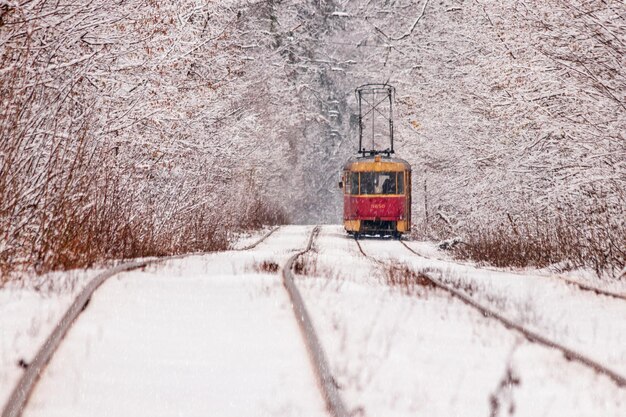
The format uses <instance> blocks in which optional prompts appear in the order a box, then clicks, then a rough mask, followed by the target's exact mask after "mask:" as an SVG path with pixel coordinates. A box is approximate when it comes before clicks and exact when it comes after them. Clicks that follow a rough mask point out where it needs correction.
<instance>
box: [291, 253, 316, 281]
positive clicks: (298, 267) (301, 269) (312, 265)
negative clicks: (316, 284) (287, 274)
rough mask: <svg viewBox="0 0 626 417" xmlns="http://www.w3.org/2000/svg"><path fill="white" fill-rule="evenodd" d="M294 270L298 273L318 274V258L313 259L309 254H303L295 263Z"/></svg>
mask: <svg viewBox="0 0 626 417" xmlns="http://www.w3.org/2000/svg"><path fill="white" fill-rule="evenodd" d="M293 271H294V272H295V273H296V275H308V276H312V275H317V273H318V265H317V258H314V259H312V258H311V257H309V256H306V255H301V256H298V259H296V261H295V262H294V264H293Z"/></svg>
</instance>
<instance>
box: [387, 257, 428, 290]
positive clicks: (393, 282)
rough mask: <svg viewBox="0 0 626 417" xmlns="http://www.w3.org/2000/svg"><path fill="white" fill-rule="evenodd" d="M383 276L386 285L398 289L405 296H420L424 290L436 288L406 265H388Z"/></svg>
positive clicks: (426, 278)
mask: <svg viewBox="0 0 626 417" xmlns="http://www.w3.org/2000/svg"><path fill="white" fill-rule="evenodd" d="M384 274H385V275H384V276H385V283H386V284H387V285H389V286H390V287H395V288H399V289H401V290H402V291H403V292H404V293H405V294H407V295H422V294H423V291H424V290H428V289H434V288H436V287H435V285H434V284H433V283H432V281H430V280H429V279H428V277H426V276H425V275H424V274H422V273H419V272H416V271H414V270H413V269H411V268H409V267H408V266H407V265H395V264H389V265H387V266H386V267H385V270H384Z"/></svg>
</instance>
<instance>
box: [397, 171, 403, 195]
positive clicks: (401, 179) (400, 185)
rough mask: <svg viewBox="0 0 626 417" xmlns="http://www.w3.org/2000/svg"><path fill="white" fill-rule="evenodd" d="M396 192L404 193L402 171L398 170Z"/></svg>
mask: <svg viewBox="0 0 626 417" xmlns="http://www.w3.org/2000/svg"><path fill="white" fill-rule="evenodd" d="M398 194H404V172H398Z"/></svg>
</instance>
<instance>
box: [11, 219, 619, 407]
mask: <svg viewBox="0 0 626 417" xmlns="http://www.w3.org/2000/svg"><path fill="white" fill-rule="evenodd" d="M311 230H312V227H310V226H286V227H282V228H280V229H279V230H278V231H276V232H275V233H274V234H272V235H271V236H270V237H269V238H268V239H267V240H266V241H264V242H263V243H261V244H260V245H259V246H257V247H256V248H254V249H252V250H247V251H225V252H219V253H214V254H209V255H197V256H190V257H186V258H183V259H178V260H172V261H167V262H161V263H158V264H155V265H153V266H150V267H148V268H145V269H144V270H138V271H133V272H128V273H124V274H119V275H117V276H114V277H112V278H111V279H109V280H108V281H107V282H106V283H105V284H104V285H103V286H102V287H101V288H99V289H98V290H97V291H96V293H95V294H94V296H93V297H92V299H91V302H90V303H89V305H88V307H87V309H86V310H85V311H84V312H83V313H82V315H81V316H80V317H79V319H78V320H77V322H76V323H75V324H74V326H73V327H72V329H71V330H70V332H69V333H68V335H67V337H66V339H65V340H64V341H63V343H62V344H61V346H60V348H59V350H58V351H57V352H56V354H55V356H54V357H53V359H52V361H51V362H50V364H49V365H48V367H47V368H46V370H45V371H44V373H43V374H42V376H41V379H40V382H39V383H38V385H37V386H36V388H35V391H34V392H33V395H32V397H31V398H30V401H29V403H28V407H27V409H26V410H25V413H24V415H26V416H85V415H89V416H105V415H114V416H119V415H133V416H159V415H162V416H171V415H183V416H196V415H198V416H199V415H203V416H204V415H219V416H229V415H232V416H244V415H245V416H317V415H319V416H322V415H327V413H326V411H325V410H324V403H323V400H322V397H321V394H320V392H319V389H318V387H317V384H316V379H315V377H314V373H313V370H312V368H311V363H310V361H309V358H308V357H307V352H306V348H305V346H304V343H303V340H302V336H301V334H300V331H299V330H298V326H297V323H296V321H295V319H294V317H293V312H292V308H291V305H290V302H289V298H288V296H287V294H286V292H285V290H284V288H283V285H282V280H281V276H280V273H279V271H277V270H275V268H276V267H277V266H282V265H283V264H284V263H285V262H286V260H287V259H288V258H289V256H291V255H293V254H294V253H296V252H297V251H299V250H301V249H302V248H304V247H305V246H306V242H307V240H308V236H309V234H310V232H311ZM252 237H253V236H250V238H251V239H252ZM254 237H258V236H254ZM409 244H410V245H412V247H416V249H422V250H423V249H424V247H425V245H427V244H425V243H424V244H422V243H419V244H414V243H409ZM362 245H363V248H364V250H365V251H366V253H368V254H369V255H371V256H373V257H375V258H377V259H380V260H383V261H393V262H395V263H397V262H401V263H404V264H406V265H408V266H409V267H410V268H412V269H415V270H421V269H429V270H430V271H431V273H433V274H437V275H438V276H439V277H440V278H441V279H444V280H446V281H447V282H449V283H450V284H453V285H457V286H459V287H460V288H461V289H466V290H467V289H471V291H472V294H473V296H474V297H477V298H478V299H479V300H480V301H481V302H484V303H487V304H489V305H491V306H492V307H494V308H497V309H499V310H500V311H502V312H504V313H505V314H507V315H508V316H510V317H511V318H513V319H515V320H520V321H521V322H523V323H524V324H525V325H527V326H529V327H532V328H534V329H536V330H537V331H539V332H541V333H542V334H545V335H546V336H549V337H551V338H554V339H556V340H558V341H562V342H564V343H566V344H568V345H570V346H571V347H573V348H575V349H579V350H581V351H583V352H585V353H586V354H588V355H589V356H591V357H593V358H595V359H597V360H599V361H601V362H603V363H605V364H607V365H608V366H610V367H611V368H612V369H615V370H617V371H619V372H621V373H622V374H626V366H625V365H624V364H626V348H624V346H626V328H625V327H624V326H625V325H624V320H623V317H626V315H625V314H626V302H624V301H622V300H615V299H608V298H607V297H603V296H598V295H595V294H593V293H588V292H587V293H585V292H581V291H580V290H577V289H576V288H574V287H571V286H569V285H567V284H565V283H563V282H561V281H559V280H556V279H550V278H548V277H544V276H533V275H532V274H527V275H520V274H512V273H506V272H498V271H493V270H485V269H479V268H475V267H471V266H468V265H461V264H458V263H455V262H454V261H452V260H449V259H448V260H435V259H424V258H419V257H417V256H416V255H414V254H411V253H410V252H409V251H408V250H407V249H406V248H404V247H403V246H402V245H401V244H400V243H399V242H395V241H390V240H375V239H372V240H363V241H362ZM413 245H415V246H413ZM417 245H420V246H417ZM243 246H246V244H245V242H240V243H239V246H237V247H243ZM429 250H430V251H431V252H430V253H429V255H431V258H435V257H437V256H440V254H438V253H437V251H436V250H435V248H434V247H432V246H431V248H430V249H429ZM295 269H296V271H298V272H299V274H298V275H297V278H296V285H297V286H298V288H299V289H300V291H301V292H302V295H303V297H304V300H305V303H306V305H307V308H308V309H309V312H310V313H311V316H312V319H313V323H314V326H315V328H316V330H317V331H318V334H319V337H320V342H321V344H322V346H323V347H324V349H325V351H326V354H327V357H328V358H329V362H330V365H331V371H332V373H333V375H334V376H335V379H336V382H337V384H338V385H339V387H340V393H341V395H342V396H343V398H344V400H345V402H346V405H347V407H348V409H349V410H352V412H353V415H355V416H413V415H429V416H455V415H463V416H485V415H491V416H499V415H515V416H533V417H534V416H542V415H546V416H566V415H567V416H597V415H602V416H616V417H617V416H623V415H626V388H620V387H618V386H616V385H615V384H614V383H613V382H612V381H611V380H609V379H608V378H607V377H604V376H601V375H598V374H597V373H595V372H594V371H592V370H590V369H588V368H586V367H585V366H583V365H581V364H578V363H576V362H571V361H567V360H566V359H565V358H564V357H563V355H562V354H560V353H559V352H558V351H556V350H553V349H548V348H545V347H542V346H539V345H537V344H534V343H530V342H528V341H527V340H525V339H524V338H522V337H521V336H520V335H519V334H517V333H516V332H513V331H510V330H507V329H506V328H504V327H503V326H502V325H500V324H499V323H498V322H496V321H495V320H493V319H490V318H486V317H483V316H482V315H481V314H479V313H477V312H476V311H475V310H473V309H471V308H470V307H468V306H466V305H464V304H462V303H461V302H459V301H457V300H456V299H453V298H451V297H450V296H449V295H448V294H446V293H445V292H443V291H441V290H438V289H434V288H432V287H429V286H417V287H416V288H415V289H414V291H413V292H412V293H411V294H407V293H406V292H405V291H403V290H402V288H398V287H391V286H389V285H388V278H389V274H390V270H389V269H388V268H386V267H384V266H381V265H380V264H378V263H375V262H372V261H370V260H368V259H367V258H365V257H363V255H362V254H361V253H360V252H359V249H358V246H357V245H356V243H355V242H354V240H353V239H351V238H348V237H347V236H346V235H345V233H344V232H343V229H342V227H340V226H324V227H322V229H321V233H320V234H319V236H318V238H317V239H316V240H315V242H314V245H313V249H312V251H311V252H309V253H307V254H306V255H305V256H303V257H302V260H301V261H299V262H297V263H296V265H295ZM95 272H97V271H89V272H86V273H82V274H75V275H73V278H71V281H68V282H71V284H65V287H64V288H66V290H65V291H58V290H55V289H53V290H52V291H51V292H44V291H41V288H40V289H39V291H37V290H35V289H33V288H24V287H18V286H15V285H14V286H13V287H5V288H2V289H0V305H1V306H2V307H1V311H2V315H1V316H0V326H1V327H0V328H1V329H2V333H1V337H2V339H1V340H0V347H1V348H2V352H1V354H0V404H3V403H4V402H5V401H6V399H7V398H8V396H9V394H10V390H11V389H12V387H13V386H14V385H15V382H16V381H17V379H18V378H19V375H20V374H21V372H22V370H21V368H20V367H19V366H18V362H19V360H20V359H23V360H24V361H25V362H29V361H30V360H31V359H32V356H33V355H34V353H35V352H36V350H37V348H38V347H39V345H40V344H41V343H42V341H43V339H44V338H45V337H46V336H47V334H48V333H49V332H50V331H51V329H52V327H53V326H54V324H55V322H56V320H58V318H59V317H60V316H61V315H62V313H63V311H64V309H65V308H67V306H68V305H69V303H70V302H71V299H72V297H73V296H74V295H75V294H76V293H77V291H78V290H79V289H80V288H82V285H83V284H84V283H85V282H87V278H89V277H91V276H93V275H94V274H95ZM68 277H69V275H68ZM63 279H69V278H63ZM68 288H69V289H68Z"/></svg>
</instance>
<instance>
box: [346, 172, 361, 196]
mask: <svg viewBox="0 0 626 417" xmlns="http://www.w3.org/2000/svg"><path fill="white" fill-rule="evenodd" d="M348 177H349V178H350V179H349V180H348V182H349V183H350V194H358V193H359V173H358V172H349V173H348Z"/></svg>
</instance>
